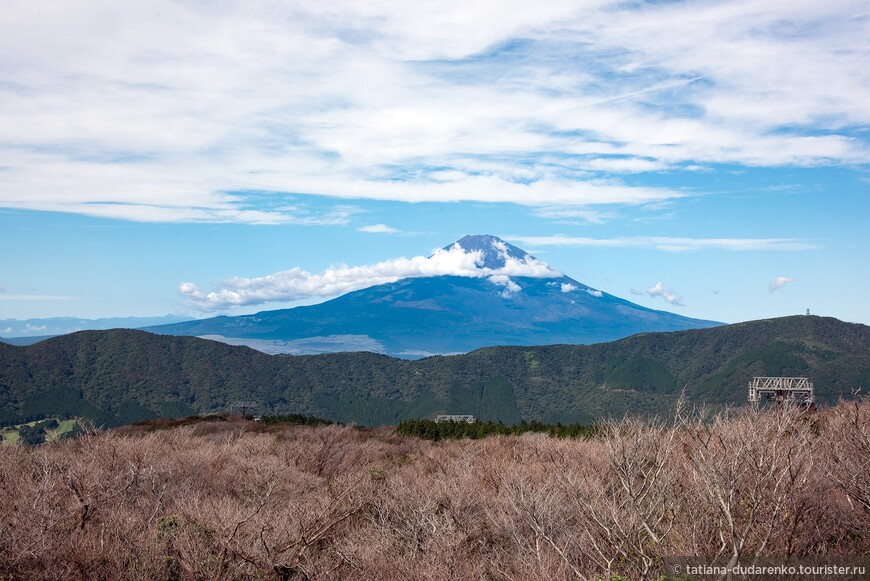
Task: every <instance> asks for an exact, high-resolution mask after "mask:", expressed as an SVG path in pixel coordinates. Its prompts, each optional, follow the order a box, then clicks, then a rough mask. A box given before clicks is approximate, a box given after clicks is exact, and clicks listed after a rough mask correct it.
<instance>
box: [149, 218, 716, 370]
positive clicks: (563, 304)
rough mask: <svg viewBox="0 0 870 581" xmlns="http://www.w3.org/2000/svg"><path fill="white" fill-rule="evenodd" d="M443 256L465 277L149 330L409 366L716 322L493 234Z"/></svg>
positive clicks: (407, 281)
mask: <svg viewBox="0 0 870 581" xmlns="http://www.w3.org/2000/svg"><path fill="white" fill-rule="evenodd" d="M443 251H444V252H449V253H465V254H466V255H467V256H466V257H465V258H471V259H472V260H473V267H472V269H471V271H468V270H465V271H463V272H462V275H461V276H459V275H452V274H451V275H441V276H426V277H414V278H403V279H401V280H397V281H395V282H390V283H387V284H380V285H376V286H372V287H369V288H365V289H362V290H358V291H354V292H350V293H347V294H345V295H343V296H340V297H338V298H335V299H332V300H329V301H326V302H323V303H320V304H317V305H312V306H302V307H295V308H292V309H281V310H274V311H263V312H260V313H256V314H253V315H242V316H236V317H227V316H221V317H215V318H210V319H202V320H197V321H187V322H183V323H176V324H171V325H160V326H156V327H149V328H146V329H145V330H147V331H151V332H153V333H159V334H166V335H193V336H199V337H206V338H210V339H217V340H220V341H223V342H226V343H231V344H241V345H248V346H250V347H254V348H255V349H259V350H261V351H265V352H267V353H322V352H333V351H374V352H378V353H385V354H389V355H394V356H399V357H411V358H413V357H423V356H427V355H435V354H447V353H462V352H467V351H471V350H473V349H477V348H480V347H487V346H495V345H544V344H555V343H567V344H589V343H600V342H604V341H612V340H615V339H620V338H622V337H627V336H629V335H634V334H637V333H646V332H653V331H679V330H684V329H697V328H706V327H713V326H716V325H719V324H720V323H717V322H714V321H705V320H700V319H692V318H688V317H682V316H680V315H675V314H673V313H668V312H665V311H657V310H653V309H648V308H646V307H642V306H640V305H637V304H635V303H632V302H630V301H627V300H624V299H621V298H619V297H616V296H613V295H610V294H608V293H605V292H603V291H600V290H597V289H594V288H591V287H589V286H587V285H585V284H583V283H581V282H578V281H576V280H574V279H572V278H570V277H568V276H565V275H564V274H562V273H561V272H559V271H557V270H554V269H553V268H551V267H550V266H549V265H548V264H547V263H545V262H544V261H542V260H539V259H537V258H535V257H534V256H532V255H530V254H529V253H528V252H526V251H524V250H522V249H520V248H517V247H516V246H513V245H511V244H508V243H506V242H504V241H503V240H501V239H499V238H497V237H495V236H486V235H483V236H466V237H464V238H462V239H461V240H459V241H457V242H455V243H454V244H451V245H450V246H447V247H445V248H444V249H443ZM467 262H470V261H467Z"/></svg>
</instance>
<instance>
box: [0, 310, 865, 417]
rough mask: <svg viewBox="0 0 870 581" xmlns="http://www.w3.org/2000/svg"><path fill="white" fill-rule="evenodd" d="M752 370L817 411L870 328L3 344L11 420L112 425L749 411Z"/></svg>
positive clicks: (858, 365) (121, 334) (777, 326)
mask: <svg viewBox="0 0 870 581" xmlns="http://www.w3.org/2000/svg"><path fill="white" fill-rule="evenodd" d="M754 375H806V376H807V377H809V378H810V379H811V381H813V382H814V383H815V387H816V392H817V398H818V400H819V402H820V403H830V402H833V401H836V400H837V399H838V398H839V397H840V396H846V397H848V396H849V395H850V394H851V392H852V390H853V389H855V388H858V387H864V388H865V390H864V391H865V392H866V391H867V389H866V388H868V387H870V327H868V326H865V325H859V324H851V323H844V322H842V321H838V320H836V319H830V318H822V317H815V316H797V317H785V318H780V319H769V320H763V321H752V322H747V323H740V324H735V325H728V326H722V327H714V328H710V329H698V330H690V331H680V332H674V333H648V334H642V335H635V336H633V337H629V338H626V339H623V340H620V341H615V342H612V343H604V344H598V345H551V346H543V347H491V348H486V349H480V350H477V351H473V352H471V353H468V354H465V355H457V356H450V357H431V358H428V359H422V360H419V361H407V360H401V359H393V358H390V357H386V356H383V355H376V354H372V353H335V354H328V355H312V356H299V357H293V356H285V355H266V354H264V353H260V352H258V351H254V350H252V349H249V348H246V347H233V346H229V345H225V344H222V343H216V342H213V341H207V340H203V339H197V338H192V337H171V336H162V335H153V334H149V333H145V332H141V331H130V330H111V331H83V332H80V333H74V334H72V335H66V336H62V337H56V338H54V339H50V340H47V341H44V342H41V343H38V344H36V345H31V346H27V347H18V346H11V345H4V344H0V424H4V425H5V424H14V423H20V422H22V421H25V420H32V419H37V418H40V417H49V416H50V417H55V416H61V417H69V416H86V417H90V418H92V419H94V420H96V421H97V422H98V423H102V424H106V425H118V424H124V423H131V422H135V421H138V420H143V419H148V418H152V417H158V416H163V417H178V416H182V415H187V414H191V413H197V412H209V411H219V410H224V409H227V408H228V406H230V405H232V403H233V402H235V401H239V400H249V401H255V402H257V403H258V404H259V406H260V411H261V412H262V413H302V414H311V415H315V416H318V417H324V418H329V419H334V420H339V421H342V422H356V423H359V424H365V425H377V424H393V423H397V422H398V421H400V420H403V419H410V418H420V417H425V416H429V417H431V416H433V415H434V414H436V413H468V414H474V415H475V416H477V417H479V418H480V419H482V420H492V421H503V422H505V423H513V422H517V421H519V420H520V419H521V418H522V419H526V420H538V421H543V422H563V423H573V422H583V423H589V422H592V421H594V420H595V419H596V418H599V417H601V416H606V415H622V414H623V413H639V414H656V413H661V412H664V411H665V410H667V409H668V408H669V407H670V406H671V404H672V403H673V401H674V399H675V398H676V397H677V395H678V394H679V393H680V391H682V390H684V389H685V390H686V392H687V394H688V396H689V398H690V400H692V401H695V402H705V403H711V404H729V403H730V404H740V403H742V402H744V401H745V400H746V384H747V382H748V381H749V380H750V378H751V377H752V376H754Z"/></svg>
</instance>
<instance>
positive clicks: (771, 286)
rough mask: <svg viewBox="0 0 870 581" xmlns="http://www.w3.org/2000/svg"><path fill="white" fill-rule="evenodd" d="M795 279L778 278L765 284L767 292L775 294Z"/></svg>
mask: <svg viewBox="0 0 870 581" xmlns="http://www.w3.org/2000/svg"><path fill="white" fill-rule="evenodd" d="M795 280H796V279H793V278H790V277H787V276H778V277H776V278H775V279H773V280H772V281H770V282H769V283H767V292H771V293H773V292H776V291H778V290H779V289H781V288H782V287H784V286H785V285H787V284H789V283H791V282H794V281H795Z"/></svg>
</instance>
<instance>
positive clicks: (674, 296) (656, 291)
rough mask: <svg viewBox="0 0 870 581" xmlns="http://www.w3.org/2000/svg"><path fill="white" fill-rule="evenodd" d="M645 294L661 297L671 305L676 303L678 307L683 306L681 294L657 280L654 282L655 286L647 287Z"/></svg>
mask: <svg viewBox="0 0 870 581" xmlns="http://www.w3.org/2000/svg"><path fill="white" fill-rule="evenodd" d="M646 294H648V295H649V296H651V297H653V298H655V297H661V298H663V299H664V300H665V301H667V302H669V303H670V304H672V305H677V306H680V307H684V306H685V305H684V304H683V296H682V295H680V294H678V293H676V292H674V291H673V290H672V289H668V288H665V285H664V284H662V283H661V282H658V283H656V284H655V286H652V287H650V288H648V289H647V291H646Z"/></svg>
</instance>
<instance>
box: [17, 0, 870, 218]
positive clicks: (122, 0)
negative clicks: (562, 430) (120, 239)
mask: <svg viewBox="0 0 870 581" xmlns="http://www.w3.org/2000/svg"><path fill="white" fill-rule="evenodd" d="M864 13H865V6H864V2H863V0H831V1H829V2H816V1H806V0H802V1H798V2H790V3H783V2H780V1H778V0H723V1H722V2H707V3H701V4H697V3H696V4H693V5H692V6H691V7H687V5H686V4H685V3H671V2H669V3H625V2H621V1H619V0H590V1H589V2H582V3H577V2H570V1H567V0H543V1H541V2H535V3H533V4H530V3H527V2H520V1H519V0H509V1H508V2H507V3H504V2H502V3H492V2H490V1H489V0H463V1H462V2H459V0H446V1H444V2H435V3H433V2H423V1H411V2H408V3H405V4H403V5H402V7H401V9H397V5H396V3H395V2H392V1H387V0H373V1H371V2H353V1H351V0H335V1H333V2H329V3H325V4H324V3H322V2H315V1H313V0H302V1H300V2H294V3H290V4H287V3H283V4H282V3H277V4H276V3H273V2H268V1H267V0H250V1H248V2H244V3H242V4H232V3H217V4H214V3H212V4H201V3H200V4H197V3H189V2H181V1H178V0H156V2H149V3H142V2H135V1H134V0H117V1H116V2H112V3H108V4H107V3H105V2H100V1H98V0H81V1H79V2H76V3H75V9H73V8H71V7H70V6H68V5H66V4H64V3H51V4H50V5H45V4H44V3H39V2H13V3H11V4H9V6H6V7H4V17H3V19H2V21H0V36H2V38H3V41H4V42H3V50H2V53H0V93H2V100H3V105H4V106H3V109H2V111H0V156H2V159H3V166H4V168H3V174H2V181H0V206H2V207H8V208H29V209H38V210H48V211H61V212H74V213H83V214H90V215H97V216H107V217H114V218H121V219H127V220H143V221H213V222H221V221H226V222H249V223H269V224H271V223H287V222H289V223H310V224H329V223H335V222H334V220H336V219H338V220H341V218H340V217H330V216H317V215H306V214H304V213H303V214H300V213H299V211H298V208H291V207H270V206H268V205H262V207H261V206H260V205H257V204H254V205H253V206H252V205H251V204H250V203H249V200H250V198H251V196H250V195H249V194H247V193H246V192H257V195H268V194H269V193H270V192H294V193H299V194H315V195H326V196H333V197H339V198H346V199H352V198H371V199H381V200H402V201H459V200H471V201H482V202H495V201H499V202H512V203H517V204H526V205H532V206H538V205H567V206H578V207H582V208H584V209H589V208H590V206H598V207H599V208H592V209H589V211H591V212H595V211H599V210H600V207H601V206H607V205H609V204H644V203H648V202H651V201H660V200H670V199H676V198H679V197H684V196H686V195H687V194H686V192H680V191H674V190H672V189H669V188H663V187H643V186H639V185H626V184H625V183H622V182H620V181H619V180H618V177H619V176H620V175H623V174H634V173H639V172H655V171H661V170H667V171H674V170H680V169H682V170H687V169H688V168H690V167H691V166H694V165H696V164H713V163H728V164H738V165H739V164H742V165H746V166H782V165H797V166H815V165H820V164H840V165H853V164H856V163H864V162H867V161H868V159H870V155H868V145H867V142H866V138H865V137H863V136H862V134H861V133H860V132H850V128H855V127H858V128H860V127H864V126H866V125H867V123H868V122H870V102H868V100H867V99H866V98H865V96H866V95H867V93H868V90H870V69H868V67H867V66H866V63H867V61H868V58H870V48H868V45H867V43H866V39H867V37H868V29H867V26H868V25H867V18H866V17H865V16H864ZM35 37H36V38H39V39H40V42H33V39H34V38H35ZM758 55H763V58H759V56H758ZM252 88H256V90H253V89H252ZM588 216H594V214H588Z"/></svg>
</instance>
